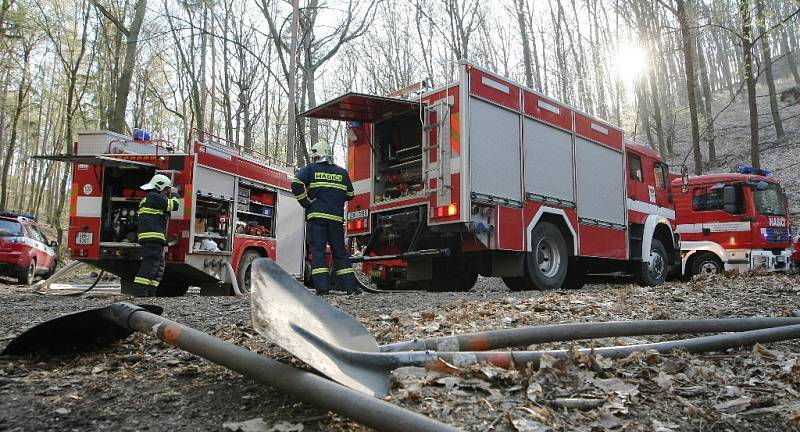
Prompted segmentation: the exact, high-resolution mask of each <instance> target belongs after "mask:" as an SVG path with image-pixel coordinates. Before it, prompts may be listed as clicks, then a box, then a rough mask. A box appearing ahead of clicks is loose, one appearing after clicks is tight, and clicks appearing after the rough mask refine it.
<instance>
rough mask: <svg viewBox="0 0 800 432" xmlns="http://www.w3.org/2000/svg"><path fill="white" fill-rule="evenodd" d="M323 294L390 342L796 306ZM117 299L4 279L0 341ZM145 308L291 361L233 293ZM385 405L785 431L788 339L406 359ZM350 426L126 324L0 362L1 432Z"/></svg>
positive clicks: (587, 421)
mask: <svg viewBox="0 0 800 432" xmlns="http://www.w3.org/2000/svg"><path fill="white" fill-rule="evenodd" d="M325 298H326V299H327V300H328V301H330V302H331V303H332V304H334V305H336V306H337V307H339V308H341V309H343V310H344V311H346V312H348V313H349V314H351V315H353V316H354V317H355V318H357V319H358V320H359V321H361V322H362V323H363V324H364V325H365V326H366V327H367V328H368V329H369V331H370V332H371V334H372V335H373V336H375V338H376V339H377V340H378V342H379V343H389V342H395V341H401V340H407V339H410V338H414V337H430V336H441V335H450V334H453V333H463V332H474V331H479V330H485V329H495V328H510V327H518V326H524V325H537V324H553V323H564V322H592V321H611V320H632V319H688V318H722V317H748V316H789V315H792V314H800V312H798V310H799V309H800V275H798V274H791V275H761V274H750V275H729V276H720V277H716V278H713V279H709V280H702V281H698V280H695V281H689V282H680V281H676V282H669V283H666V284H664V285H661V286H658V287H653V288H642V287H639V286H636V285H634V284H631V283H630V281H628V280H626V279H605V280H596V281H593V283H591V284H589V285H587V286H586V287H585V288H583V289H581V290H576V291H560V290H559V291H548V292H538V291H528V292H511V291H508V289H507V288H505V286H504V285H503V283H502V281H501V280H500V279H495V278H481V279H479V281H478V284H477V286H476V287H475V288H473V290H472V291H470V292H467V293H429V292H413V293H394V294H363V295H361V296H356V297H348V296H327V297H325ZM120 300H128V298H127V297H126V296H122V295H119V294H116V293H113V292H106V291H100V292H95V291H92V292H90V293H88V295H85V296H84V297H59V296H53V295H40V294H35V293H33V292H32V289H31V288H30V287H23V286H18V285H13V284H11V281H5V283H4V284H3V285H0V311H2V314H0V348H2V347H3V346H4V345H5V344H7V343H8V340H9V339H10V338H11V337H13V336H14V335H17V334H19V333H20V332H22V331H23V330H25V329H26V328H28V327H30V326H32V325H35V324H37V323H40V322H43V321H46V320H48V319H51V318H54V317H56V316H59V315H61V314H65V313H70V312H75V311H78V310H83V309H88V308H94V307H100V306H104V305H108V304H110V303H112V302H114V301H120ZM148 303H154V304H159V305H162V306H163V307H164V316H166V317H168V318H170V319H173V320H175V321H178V322H180V323H183V324H186V325H189V326H192V327H195V328H197V329H199V330H201V331H205V332H208V333H211V334H213V335H215V336H217V337H220V338H222V339H224V340H226V341H229V342H231V343H235V344H237V345H240V346H243V347H246V348H248V349H250V350H253V351H256V352H258V353H261V354H263V355H265V356H269V357H271V358H275V359H277V360H279V361H283V362H287V363H290V364H293V365H296V366H300V367H302V365H300V364H299V363H298V362H297V360H295V359H294V358H293V357H292V356H291V355H289V354H288V353H286V352H284V351H282V350H281V349H279V348H277V347H276V346H274V345H272V344H270V343H267V342H265V341H264V340H263V339H262V338H261V337H259V336H258V335H257V333H256V332H255V331H254V330H253V328H252V324H251V321H250V305H249V303H248V300H247V299H244V298H232V297H199V296H196V295H187V296H184V297H180V298H158V299H152V300H151V301H148ZM676 338H677V337H670V338H667V337H646V338H645V337H639V338H636V339H634V338H618V339H605V340H597V341H595V342H594V344H595V345H596V346H604V345H614V344H630V343H637V342H644V341H661V340H667V339H676ZM588 344H589V342H588V341H577V342H574V343H571V344H547V345H541V346H536V347H535V349H541V348H556V347H560V348H570V347H572V346H590V345H588ZM562 398H583V399H592V400H593V401H591V402H592V403H593V404H594V405H593V406H594V407H593V408H587V409H583V410H580V409H569V408H564V407H560V406H559V403H560V402H559V401H560V400H561V399H562ZM387 400H389V401H390V402H391V403H395V404H398V405H401V406H404V407H406V408H409V409H411V410H414V411H416V412H420V413H423V414H425V415H428V416H430V417H433V418H436V419H438V420H441V421H443V422H445V423H448V424H451V425H453V426H456V427H459V428H462V429H464V430H469V431H486V430H496V431H545V430H579V431H589V430H642V431H670V430H676V431H677V430H730V431H739V430H775V431H786V430H800V341H789V342H780V343H770V344H765V345H764V346H760V345H758V346H756V347H751V348H747V349H737V350H728V351H725V352H714V353H709V354H703V355H690V354H686V353H676V354H670V355H657V354H638V355H632V356H630V357H628V358H626V359H620V360H610V359H604V358H602V357H587V356H576V357H575V358H572V359H568V360H558V361H555V360H552V361H545V362H544V364H543V365H542V367H541V368H540V369H538V370H534V369H533V368H530V367H529V368H527V369H525V370H521V371H506V370H500V369H497V368H494V367H490V366H487V365H483V366H479V367H474V368H471V369H463V370H461V371H459V372H458V373H456V374H453V375H443V374H440V373H433V372H426V371H425V370H423V369H418V368H405V369H402V370H399V371H397V373H396V374H395V376H394V385H393V389H392V391H391V394H390V396H389V397H388V398H387ZM254 419H261V420H260V421H259V420H254ZM241 423H245V425H242V424H241ZM364 429H365V428H364V427H362V426H360V425H357V424H355V423H353V422H351V421H349V420H347V419H345V418H342V417H340V416H338V415H335V414H333V413H329V412H324V411H322V410H320V409H317V408H315V407H314V406H311V405H308V404H305V403H300V402H298V401H297V400H295V399H293V398H291V397H288V396H286V395H284V394H281V393H279V392H278V391H276V390H275V389H273V388H270V387H268V386H266V385H263V384H260V383H257V382H254V381H253V380H251V379H247V378H244V377H242V376H240V375H239V374H237V373H234V372H231V371H229V370H227V369H225V368H223V367H220V366H217V365H214V364H211V363H209V362H208V361H205V360H203V359H201V358H198V357H196V356H193V355H190V354H188V353H185V352H183V351H180V350H178V349H176V348H173V347H171V346H168V345H166V344H164V343H162V342H160V341H158V340H155V339H153V338H151V337H149V336H144V335H141V334H135V335H133V336H131V337H129V338H127V339H126V340H124V341H122V342H119V343H117V344H115V345H112V346H110V347H107V348H105V349H103V350H102V351H100V352H96V353H93V354H84V355H66V356H61V357H57V358H42V357H37V356H32V357H18V358H13V357H0V430H3V431H89V430H114V431H119V432H122V431H139V430H147V431H220V430H252V431H259V432H261V431H298V430H326V431H327V430H330V431H333V430H364Z"/></svg>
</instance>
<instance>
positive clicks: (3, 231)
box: [0, 219, 22, 237]
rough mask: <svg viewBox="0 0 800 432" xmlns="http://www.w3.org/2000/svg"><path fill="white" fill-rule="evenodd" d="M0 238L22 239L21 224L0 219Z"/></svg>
mask: <svg viewBox="0 0 800 432" xmlns="http://www.w3.org/2000/svg"><path fill="white" fill-rule="evenodd" d="M0 237H22V224H20V223H19V222H14V221H10V220H2V219H0Z"/></svg>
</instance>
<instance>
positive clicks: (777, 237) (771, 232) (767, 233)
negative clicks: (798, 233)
mask: <svg viewBox="0 0 800 432" xmlns="http://www.w3.org/2000/svg"><path fill="white" fill-rule="evenodd" d="M761 237H763V238H764V240H766V241H768V242H788V241H789V239H790V238H791V237H790V235H789V229H788V228H761Z"/></svg>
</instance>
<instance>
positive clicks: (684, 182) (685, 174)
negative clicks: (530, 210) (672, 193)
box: [681, 167, 689, 193]
mask: <svg viewBox="0 0 800 432" xmlns="http://www.w3.org/2000/svg"><path fill="white" fill-rule="evenodd" d="M686 192H689V169H688V168H686V167H683V168H681V193H686Z"/></svg>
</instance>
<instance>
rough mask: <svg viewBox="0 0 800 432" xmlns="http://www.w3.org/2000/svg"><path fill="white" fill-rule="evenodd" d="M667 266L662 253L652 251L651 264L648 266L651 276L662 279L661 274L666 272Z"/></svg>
mask: <svg viewBox="0 0 800 432" xmlns="http://www.w3.org/2000/svg"><path fill="white" fill-rule="evenodd" d="M665 268H666V265H665V262H664V257H663V256H661V254H660V253H658V252H656V251H652V253H651V255H650V265H649V266H648V271H649V272H650V277H652V278H653V279H660V278H661V276H662V275H663V274H664V269H665Z"/></svg>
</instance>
